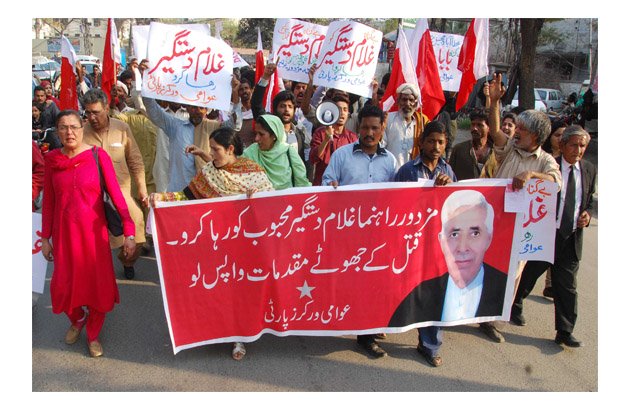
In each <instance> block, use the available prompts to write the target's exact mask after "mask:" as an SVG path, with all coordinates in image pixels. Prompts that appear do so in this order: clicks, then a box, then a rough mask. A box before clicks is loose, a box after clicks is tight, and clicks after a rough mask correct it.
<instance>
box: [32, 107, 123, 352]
mask: <svg viewBox="0 0 625 415" xmlns="http://www.w3.org/2000/svg"><path fill="white" fill-rule="evenodd" d="M57 131H58V133H59V138H60V139H61V143H62V144H63V148H60V149H57V150H53V151H50V152H49V153H48V154H46V158H45V175H44V196H43V207H42V215H43V218H42V234H43V238H42V253H43V255H44V257H45V258H46V259H47V260H48V261H54V272H53V274H52V280H51V282H50V296H51V299H52V311H53V312H54V313H56V314H59V313H61V312H63V313H65V314H67V316H68V317H69V319H70V321H71V324H72V325H71V326H70V328H69V330H68V332H67V334H66V336H65V342H66V343H67V344H73V343H76V341H78V338H79V337H80V332H81V330H82V328H83V326H85V325H86V326H87V345H88V348H89V354H90V355H91V356H92V357H98V356H101V355H102V353H103V351H102V345H101V344H100V342H99V339H98V335H99V333H100V330H101V329H102V325H103V324H104V316H105V313H107V312H109V311H111V310H112V309H113V306H114V305H115V304H116V303H119V292H118V290H117V282H116V280H115V273H114V270H113V260H112V257H111V249H110V247H109V237H108V229H107V222H106V218H105V216H104V204H103V201H102V191H101V187H100V177H99V175H98V168H97V165H96V161H95V157H94V153H93V150H92V148H93V147H92V146H90V145H87V144H85V143H83V141H82V134H83V130H82V119H81V118H80V115H79V114H78V112H76V111H71V110H69V111H62V112H61V113H60V114H59V116H58V117H57ZM96 150H97V151H98V158H99V161H100V168H101V170H102V176H103V179H104V183H105V184H106V186H105V187H106V189H107V190H108V193H109V194H110V195H111V198H112V199H113V203H114V204H115V206H116V207H117V210H118V211H119V213H120V216H121V218H122V224H123V230H124V235H125V241H124V247H123V249H124V251H125V252H126V253H127V254H131V253H132V252H133V251H134V249H135V241H134V234H135V226H134V223H133V221H132V219H131V218H130V214H129V212H128V207H127V206H126V202H125V200H124V197H123V195H122V193H121V190H120V188H119V184H118V183H117V179H116V177H115V171H114V169H113V164H112V162H111V158H110V157H109V155H108V154H107V153H106V152H105V151H104V150H102V149H99V148H96ZM50 238H51V240H50Z"/></svg>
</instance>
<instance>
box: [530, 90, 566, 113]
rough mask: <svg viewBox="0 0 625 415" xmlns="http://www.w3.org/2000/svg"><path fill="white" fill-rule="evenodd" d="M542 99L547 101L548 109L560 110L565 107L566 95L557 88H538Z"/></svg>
mask: <svg viewBox="0 0 625 415" xmlns="http://www.w3.org/2000/svg"><path fill="white" fill-rule="evenodd" d="M536 91H538V95H540V99H541V100H542V101H543V102H544V103H545V106H546V107H547V111H560V110H561V109H562V107H564V97H563V96H562V92H560V91H559V90H557V89H547V88H536Z"/></svg>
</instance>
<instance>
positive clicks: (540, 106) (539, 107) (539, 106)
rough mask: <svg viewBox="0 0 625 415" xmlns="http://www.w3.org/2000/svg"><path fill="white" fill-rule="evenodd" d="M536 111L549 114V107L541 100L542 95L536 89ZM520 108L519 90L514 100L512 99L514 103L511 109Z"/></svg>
mask: <svg viewBox="0 0 625 415" xmlns="http://www.w3.org/2000/svg"><path fill="white" fill-rule="evenodd" d="M534 99H535V101H534V109H535V110H537V111H542V112H547V106H546V105H545V103H544V102H543V101H542V99H541V98H540V94H539V93H538V91H537V90H536V88H534ZM518 106H519V90H518V89H517V91H516V94H514V98H512V102H511V103H510V108H515V107H518Z"/></svg>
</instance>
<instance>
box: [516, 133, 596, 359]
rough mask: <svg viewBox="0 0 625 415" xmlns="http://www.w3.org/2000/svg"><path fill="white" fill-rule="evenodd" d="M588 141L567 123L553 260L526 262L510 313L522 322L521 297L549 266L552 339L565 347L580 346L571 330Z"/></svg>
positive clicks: (586, 208)
mask: <svg viewBox="0 0 625 415" xmlns="http://www.w3.org/2000/svg"><path fill="white" fill-rule="evenodd" d="M589 141H590V136H589V134H588V133H587V132H586V131H585V130H584V129H583V128H582V127H580V126H579V125H571V126H570V127H567V128H566V130H564V133H563V135H562V138H561V139H560V149H561V151H562V156H561V157H558V158H557V159H556V161H557V162H558V164H559V165H560V168H561V171H562V190H561V191H560V193H559V194H558V208H557V212H558V219H557V222H556V225H557V228H558V229H557V231H556V241H555V258H554V263H553V265H551V264H549V263H548V262H543V261H529V262H528V263H527V265H526V266H525V269H524V270H523V274H522V275H521V282H520V283H519V289H518V291H517V294H516V297H515V299H514V304H513V306H512V311H511V315H510V321H511V322H512V323H514V324H517V325H519V326H524V325H525V324H526V323H525V318H524V317H523V299H524V298H526V297H527V296H528V295H529V293H530V292H531V291H532V289H533V288H534V284H536V280H537V279H538V277H540V276H541V275H542V274H543V273H544V272H545V271H546V270H547V268H549V267H551V281H552V282H551V284H552V291H553V303H554V306H555V322H556V324H555V325H556V331H557V334H556V338H555V342H556V343H558V344H565V345H567V346H569V347H581V346H583V343H582V342H581V341H579V340H577V339H576V338H575V337H573V334H572V333H573V328H574V327H575V321H576V320H577V289H576V287H577V281H576V277H577V271H578V270H579V261H580V260H581V258H582V243H583V240H584V234H583V230H584V228H585V227H587V226H588V225H589V224H590V213H589V212H590V210H591V209H592V203H593V199H592V195H593V193H594V192H595V184H596V180H597V170H596V168H595V166H594V165H593V164H591V163H590V162H587V161H586V160H582V157H583V156H584V152H585V151H586V148H587V146H588V142H589Z"/></svg>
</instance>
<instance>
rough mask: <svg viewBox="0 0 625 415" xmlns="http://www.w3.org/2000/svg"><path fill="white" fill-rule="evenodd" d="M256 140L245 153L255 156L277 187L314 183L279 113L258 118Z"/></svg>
mask: <svg viewBox="0 0 625 415" xmlns="http://www.w3.org/2000/svg"><path fill="white" fill-rule="evenodd" d="M254 129H255V131H256V136H255V137H254V141H255V143H254V144H252V145H251V146H249V147H248V148H246V149H245V151H244V152H243V156H244V157H247V158H249V159H251V160H254V161H255V162H257V163H258V164H260V165H261V167H262V168H263V169H265V171H266V172H267V176H268V177H269V180H271V183H272V184H273V187H274V188H275V189H276V190H281V189H288V188H291V187H305V186H310V185H311V184H310V182H309V181H308V178H307V177H306V166H304V162H303V161H302V159H301V157H300V156H299V154H297V150H296V149H295V148H294V147H293V146H290V145H288V144H287V143H286V132H285V131H284V124H283V123H282V120H280V118H278V117H276V116H275V115H270V114H264V115H261V116H259V117H257V118H256V125H255V127H254Z"/></svg>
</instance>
